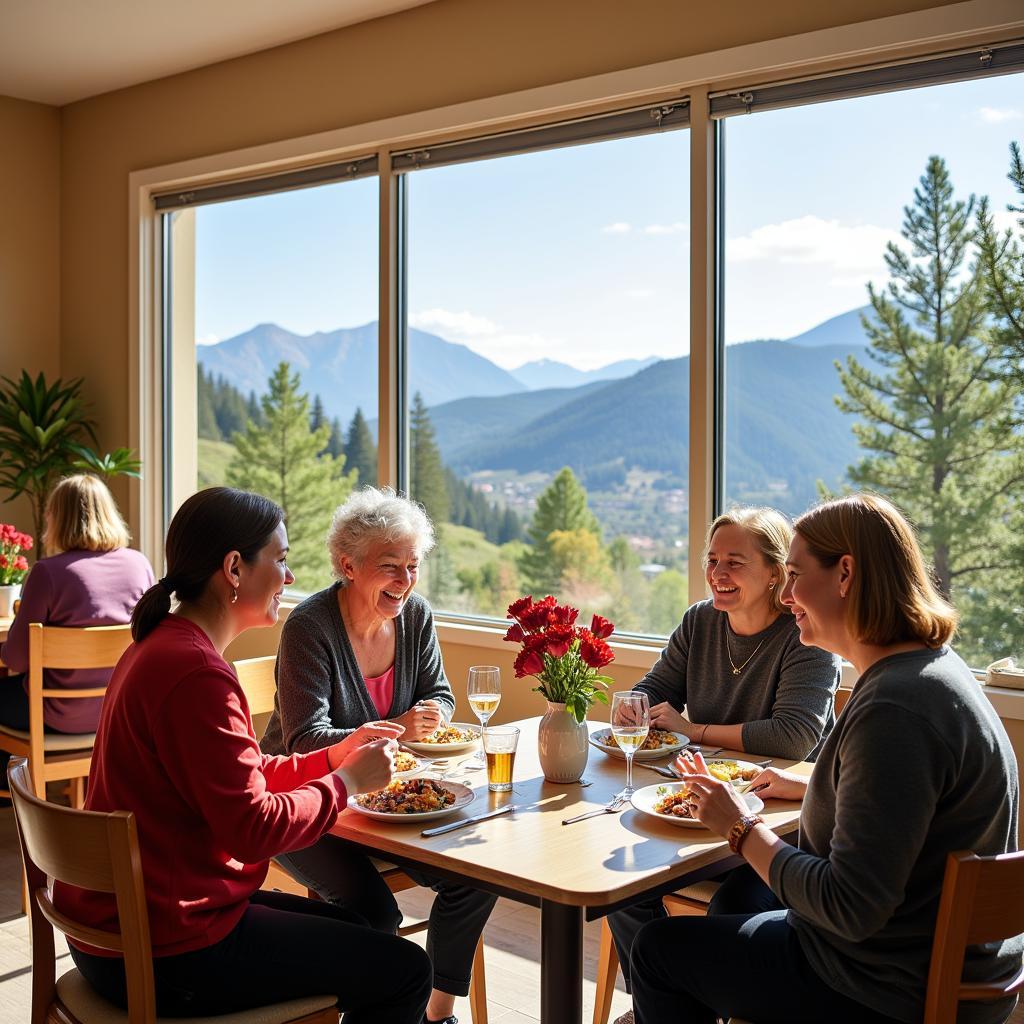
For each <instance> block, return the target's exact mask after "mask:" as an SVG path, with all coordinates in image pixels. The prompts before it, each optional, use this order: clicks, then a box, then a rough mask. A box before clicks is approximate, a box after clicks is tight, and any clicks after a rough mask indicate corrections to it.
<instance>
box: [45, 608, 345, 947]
mask: <svg viewBox="0 0 1024 1024" xmlns="http://www.w3.org/2000/svg"><path fill="white" fill-rule="evenodd" d="M345 800H346V793H345V786H344V783H343V782H342V781H341V779H340V777H339V776H337V775H335V774H332V773H331V770H330V767H329V765H328V761H327V751H326V750H318V751H316V752H315V753H311V754H296V755H294V756H292V757H269V756H267V755H265V754H263V753H261V752H260V748H259V745H258V744H257V742H256V736H255V734H254V732H253V727H252V718H251V717H250V715H249V707H248V704H247V703H246V699H245V695H244V693H243V692H242V688H241V687H240V686H239V683H238V680H237V678H236V677H235V673H234V672H233V671H232V669H231V667H230V666H229V665H228V663H227V662H226V661H225V660H224V659H223V658H222V657H221V656H220V655H219V654H218V653H217V651H216V650H215V648H214V647H213V645H212V644H211V643H210V640H209V638H208V637H207V636H206V634H205V633H204V632H203V631H202V630H201V629H199V627H198V626H196V625H194V624H193V623H191V622H189V621H188V620H187V619H183V618H180V617H178V616H176V615H168V616H167V617H166V618H165V619H164V620H163V621H162V622H161V623H160V625H159V626H157V628H156V629H155V630H153V632H152V633H151V634H150V635H149V636H147V637H146V639H145V640H143V641H142V642H141V643H138V644H133V645H132V646H131V647H130V648H129V649H128V650H127V651H126V652H125V654H124V656H123V657H122V658H121V660H120V662H119V663H118V665H117V668H116V669H115V670H114V674H113V676H112V678H111V681H110V686H109V688H108V690H107V694H106V697H105V698H104V702H103V711H102V714H101V716H100V724H99V730H98V732H97V735H96V749H95V753H94V754H93V759H92V770H91V772H90V774H89V796H88V799H87V801H86V807H87V809H89V810H96V811H110V810H128V811H133V812H134V813H135V817H136V821H137V824H138V830H139V845H140V847H141V851H142V869H143V874H144V878H145V884H146V898H147V903H148V906H149V925H150V931H151V934H152V940H153V953H154V955H155V956H167V955H169V954H173V953H185V952H188V951H189V950H193V949H201V948H202V947H204V946H209V945H212V944H213V943H215V942H218V941H220V939H222V938H224V936H225V935H227V933H228V932H229V931H231V929H232V928H233V927H234V926H235V924H237V922H238V920H239V918H240V917H241V916H242V913H243V912H244V910H245V908H246V906H247V904H248V899H249V897H250V896H251V895H252V894H253V893H254V892H255V891H256V890H257V889H258V888H259V887H260V885H261V884H262V883H263V880H264V878H266V874H267V862H268V860H269V859H270V857H272V856H274V855H275V854H278V853H284V852H288V851H290V850H298V849H301V848H302V847H305V846H309V845H310V844H312V843H313V842H315V841H316V840H317V839H319V838H320V836H322V835H323V834H324V833H325V832H327V831H328V830H329V829H330V828H331V826H332V825H333V824H334V821H335V819H336V818H337V816H338V811H339V809H341V808H344V806H345ZM54 899H55V902H56V904H57V906H58V908H59V909H61V910H63V911H64V912H65V913H67V914H69V915H70V916H72V917H75V918H77V919H79V920H81V921H83V922H85V923H88V924H92V925H93V926H95V927H97V928H103V929H106V930H109V931H113V930H115V929H116V922H117V911H116V908H115V905H114V899H113V897H112V896H108V895H103V894H101V893H92V892H86V891H84V890H82V889H77V888H75V887H72V886H67V885H61V884H59V883H58V885H57V886H56V890H55V893H54ZM88 952H92V953H101V952H102V951H101V950H93V949H89V950H88Z"/></svg>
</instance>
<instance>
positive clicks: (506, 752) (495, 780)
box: [484, 725, 519, 793]
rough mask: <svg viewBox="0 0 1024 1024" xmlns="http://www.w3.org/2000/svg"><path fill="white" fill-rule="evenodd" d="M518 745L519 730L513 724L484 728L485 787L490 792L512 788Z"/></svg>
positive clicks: (505, 791) (504, 791)
mask: <svg viewBox="0 0 1024 1024" xmlns="http://www.w3.org/2000/svg"><path fill="white" fill-rule="evenodd" d="M518 745H519V730H518V729H517V728H516V727H515V726H514V725H496V726H494V727H493V728H490V729H485V730H484V754H485V755H486V757H487V788H488V789H489V790H490V791H491V792H492V793H507V792H508V791H509V790H510V789H511V788H512V769H513V768H514V767H515V763H516V747H517V746H518Z"/></svg>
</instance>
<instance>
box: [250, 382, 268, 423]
mask: <svg viewBox="0 0 1024 1024" xmlns="http://www.w3.org/2000/svg"><path fill="white" fill-rule="evenodd" d="M245 414H246V416H247V418H248V419H249V420H250V421H251V422H252V423H255V424H256V426H258V427H265V426H266V423H265V422H264V419H263V406H261V405H260V400H259V399H258V398H257V397H256V392H255V391H250V392H249V400H248V402H246V406H245Z"/></svg>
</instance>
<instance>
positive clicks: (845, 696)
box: [836, 687, 853, 715]
mask: <svg viewBox="0 0 1024 1024" xmlns="http://www.w3.org/2000/svg"><path fill="white" fill-rule="evenodd" d="M852 696H853V690H844V689H843V688H842V687H840V688H839V689H838V690H836V714H837V715H838V714H839V713H840V712H841V711H842V710H843V708H845V707H846V703H847V701H848V700H849V699H850V697H852Z"/></svg>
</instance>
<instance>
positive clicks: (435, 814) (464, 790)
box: [348, 782, 476, 823]
mask: <svg viewBox="0 0 1024 1024" xmlns="http://www.w3.org/2000/svg"><path fill="white" fill-rule="evenodd" d="M439 785H442V786H444V787H445V789H450V790H451V791H452V792H453V793H454V794H455V803H453V804H452V805H451V806H450V807H442V808H440V810H436V811H421V812H420V813H419V814H390V813H388V812H387V811H371V810H370V809H369V807H360V806H359V804H358V803H356V798H355V797H354V796H350V797H349V798H348V805H349V807H350V808H351V809H352V810H353V811H358V812H359V813H360V814H365V815H366V816H367V817H368V818H376V819H377V820H378V821H393V822H398V823H404V822H407V821H433V820H434V819H435V818H444V817H445V816H446V815H449V814H454V813H455V812H456V811H460V810H462V808H463V807H465V806H466V805H467V804H471V803H472V802H473V800H474V799H475V797H476V794H475V793H474V792H473V790H471V789H470V788H469V786H464V785H462V783H461V782H442V783H439Z"/></svg>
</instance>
